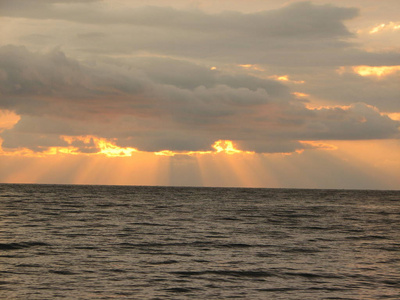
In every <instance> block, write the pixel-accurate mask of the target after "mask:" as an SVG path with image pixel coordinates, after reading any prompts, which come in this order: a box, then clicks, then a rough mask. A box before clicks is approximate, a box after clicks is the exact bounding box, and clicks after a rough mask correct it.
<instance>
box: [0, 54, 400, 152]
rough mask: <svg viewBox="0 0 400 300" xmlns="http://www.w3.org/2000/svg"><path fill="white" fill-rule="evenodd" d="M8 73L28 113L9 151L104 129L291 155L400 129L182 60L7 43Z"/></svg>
mask: <svg viewBox="0 0 400 300" xmlns="http://www.w3.org/2000/svg"><path fill="white" fill-rule="evenodd" d="M155 65H158V66H159V68H160V69H159V71H160V72H156V69H155ZM175 67H176V69H175ZM175 70H179V72H177V73H179V75H177V74H175V75H173V73H174V71H175ZM0 74H1V76H0V92H1V94H2V97H1V98H0V108H5V109H10V110H14V111H16V112H17V113H18V114H20V115H21V120H20V122H19V123H18V124H17V125H16V126H15V127H14V128H12V129H9V130H5V131H4V132H3V133H2V135H1V136H2V138H3V139H4V143H3V146H4V147H8V148H17V147H28V148H31V149H34V150H38V149H45V148H46V147H49V146H61V145H65V142H64V141H62V140H60V139H59V138H58V136H59V135H96V136H100V137H105V138H117V139H118V141H117V142H118V144H119V145H121V146H130V147H137V148H139V149H140V150H145V151H159V150H165V149H169V150H206V149H210V145H211V144H212V143H213V142H214V141H216V140H219V139H228V140H233V141H236V142H237V143H238V144H240V145H242V146H243V148H244V149H248V150H254V151H257V152H291V151H295V150H297V149H302V148H304V147H306V146H304V145H303V144H300V143H298V142H297V141H298V140H310V139H311V140H328V139H379V138H396V137H398V136H399V130H398V127H399V125H400V123H399V122H396V121H393V120H391V119H389V118H388V117H385V116H382V115H381V114H380V113H379V112H378V111H377V110H376V109H374V108H373V107H370V106H367V105H365V104H363V103H359V104H354V105H353V106H351V107H350V108H349V109H342V108H329V109H328V108H327V109H320V110H310V109H307V108H306V107H305V106H304V104H303V102H299V101H297V100H296V99H295V98H294V97H293V96H292V95H291V94H290V90H289V89H288V88H287V87H285V86H284V85H282V84H281V83H279V82H277V81H274V80H270V79H266V80H263V79H260V78H256V77H252V76H249V75H240V74H239V75H234V74H229V75H228V74H225V73H223V72H218V71H215V70H209V68H207V67H204V66H201V65H196V64H191V63H189V62H187V61H179V60H176V59H175V60H172V59H168V58H166V59H165V60H163V59H161V58H155V61H154V62H153V61H152V59H151V58H148V59H147V60H144V61H141V63H138V65H137V66H135V62H134V61H133V62H132V64H131V65H129V66H127V65H117V64H110V63H108V64H106V63H98V64H96V65H88V64H84V63H82V62H78V61H76V60H73V59H71V58H68V57H66V56H65V55H64V54H63V53H62V52H60V51H59V50H53V51H51V52H49V53H46V54H40V53H32V52H30V51H28V50H26V49H25V48H23V47H15V46H7V47H2V48H0ZM168 74H171V76H168ZM196 83H197V84H196ZM85 147H86V148H85ZM85 147H83V148H82V151H86V152H87V151H94V149H92V148H91V147H87V146H85Z"/></svg>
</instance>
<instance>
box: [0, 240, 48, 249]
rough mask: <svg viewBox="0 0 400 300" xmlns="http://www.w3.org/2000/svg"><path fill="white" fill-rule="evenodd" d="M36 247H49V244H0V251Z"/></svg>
mask: <svg viewBox="0 0 400 300" xmlns="http://www.w3.org/2000/svg"><path fill="white" fill-rule="evenodd" d="M37 246H49V244H47V243H43V242H20V243H0V250H4V251H7V250H19V249H25V248H31V247H37Z"/></svg>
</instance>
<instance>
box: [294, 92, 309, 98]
mask: <svg viewBox="0 0 400 300" xmlns="http://www.w3.org/2000/svg"><path fill="white" fill-rule="evenodd" d="M292 95H294V96H296V97H297V98H305V97H310V95H309V94H305V93H300V92H293V93H292Z"/></svg>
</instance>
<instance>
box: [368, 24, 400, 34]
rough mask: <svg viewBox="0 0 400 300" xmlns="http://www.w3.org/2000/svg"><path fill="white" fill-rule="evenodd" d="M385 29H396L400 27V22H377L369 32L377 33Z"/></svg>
mask: <svg viewBox="0 0 400 300" xmlns="http://www.w3.org/2000/svg"><path fill="white" fill-rule="evenodd" d="M387 29H388V30H392V31H395V30H398V29H400V24H399V23H395V22H389V23H388V24H385V23H382V24H379V25H378V26H375V27H374V28H372V29H371V30H370V31H369V33H370V34H374V33H377V32H380V31H383V30H387Z"/></svg>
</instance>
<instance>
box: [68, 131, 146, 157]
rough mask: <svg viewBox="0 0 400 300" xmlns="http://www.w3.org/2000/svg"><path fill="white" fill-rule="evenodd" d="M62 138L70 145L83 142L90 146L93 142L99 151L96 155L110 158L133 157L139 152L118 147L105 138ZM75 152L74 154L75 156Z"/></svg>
mask: <svg viewBox="0 0 400 300" xmlns="http://www.w3.org/2000/svg"><path fill="white" fill-rule="evenodd" d="M61 138H62V139H63V140H64V141H66V142H67V143H68V144H70V145H71V144H72V143H73V142H75V141H81V142H83V143H84V144H90V143H92V142H93V144H94V147H93V148H95V149H98V150H99V151H98V152H96V154H104V155H106V156H108V157H124V156H132V153H134V152H138V150H137V149H135V148H130V147H124V148H123V147H118V146H117V145H115V144H114V143H112V142H110V141H108V140H107V139H105V138H98V137H95V136H77V137H72V136H62V137H61ZM75 149H78V148H76V147H75V148H74V152H76V150H75ZM74 152H72V154H75V153H74Z"/></svg>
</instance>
